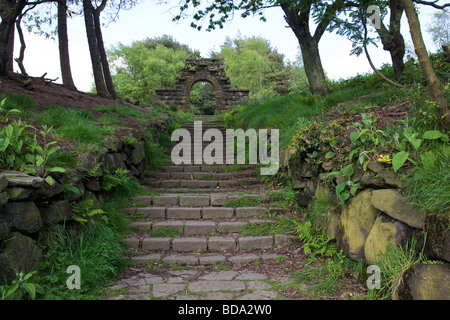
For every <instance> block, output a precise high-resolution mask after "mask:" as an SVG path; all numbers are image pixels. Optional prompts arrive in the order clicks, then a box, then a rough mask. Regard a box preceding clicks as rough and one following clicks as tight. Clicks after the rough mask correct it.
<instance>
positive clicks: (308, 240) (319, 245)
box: [294, 221, 336, 260]
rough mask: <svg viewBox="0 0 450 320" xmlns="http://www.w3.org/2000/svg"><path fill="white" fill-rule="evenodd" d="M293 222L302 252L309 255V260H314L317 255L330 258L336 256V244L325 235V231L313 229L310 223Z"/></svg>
mask: <svg viewBox="0 0 450 320" xmlns="http://www.w3.org/2000/svg"><path fill="white" fill-rule="evenodd" d="M294 222H295V224H296V227H297V233H298V234H299V238H300V240H301V241H302V242H303V250H304V251H305V252H306V253H309V254H310V258H311V259H313V260H314V259H315V257H316V256H317V255H319V256H322V257H332V256H333V255H334V254H336V244H335V243H334V242H333V241H334V240H333V238H330V237H328V236H327V235H326V232H325V230H323V229H322V228H314V227H313V225H312V223H311V221H305V222H303V223H301V222H296V221H294Z"/></svg>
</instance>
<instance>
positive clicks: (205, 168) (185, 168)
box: [161, 164, 255, 172]
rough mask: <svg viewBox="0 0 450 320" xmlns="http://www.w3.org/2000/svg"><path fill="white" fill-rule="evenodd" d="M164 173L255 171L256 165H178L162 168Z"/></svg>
mask: <svg viewBox="0 0 450 320" xmlns="http://www.w3.org/2000/svg"><path fill="white" fill-rule="evenodd" d="M161 169H162V172H233V171H240V170H255V165H251V164H232V165H226V164H225V165H176V166H166V167H162V168H161Z"/></svg>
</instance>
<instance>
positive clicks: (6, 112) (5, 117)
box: [0, 98, 20, 123]
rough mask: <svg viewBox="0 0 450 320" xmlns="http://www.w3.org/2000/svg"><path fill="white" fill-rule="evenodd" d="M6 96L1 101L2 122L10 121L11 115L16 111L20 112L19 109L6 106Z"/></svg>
mask: <svg viewBox="0 0 450 320" xmlns="http://www.w3.org/2000/svg"><path fill="white" fill-rule="evenodd" d="M5 102H6V98H5V99H3V100H1V101H0V122H3V123H8V121H9V118H8V117H9V115H10V114H14V113H20V110H18V109H7V108H6V107H5Z"/></svg>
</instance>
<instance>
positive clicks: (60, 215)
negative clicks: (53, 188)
mask: <svg viewBox="0 0 450 320" xmlns="http://www.w3.org/2000/svg"><path fill="white" fill-rule="evenodd" d="M41 210H42V213H43V214H42V215H43V217H44V220H45V221H46V222H50V223H60V222H63V221H65V220H69V219H71V218H72V215H73V212H72V205H71V204H70V202H69V201H67V200H63V201H57V202H54V203H52V204H50V205H48V206H47V207H44V208H42V209H41Z"/></svg>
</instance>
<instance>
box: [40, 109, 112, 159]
mask: <svg viewBox="0 0 450 320" xmlns="http://www.w3.org/2000/svg"><path fill="white" fill-rule="evenodd" d="M32 119H33V120H35V121H37V122H39V123H41V124H43V125H47V126H52V127H53V128H54V130H53V134H54V135H56V136H58V137H60V138H65V139H70V140H75V141H76V142H77V143H78V146H79V147H84V148H86V149H87V150H90V151H91V152H93V151H95V150H99V149H100V148H101V141H102V140H103V138H104V137H105V136H107V135H112V134H114V129H113V128H112V127H108V126H100V125H98V124H97V123H96V121H97V120H96V118H95V117H94V116H93V115H92V113H91V112H89V111H85V110H77V109H67V108H61V107H58V106H50V107H48V108H47V109H46V110H45V111H44V112H43V113H41V114H35V115H33V117H32Z"/></svg>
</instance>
